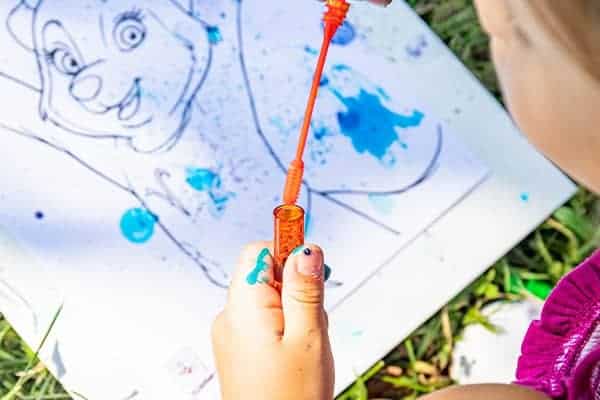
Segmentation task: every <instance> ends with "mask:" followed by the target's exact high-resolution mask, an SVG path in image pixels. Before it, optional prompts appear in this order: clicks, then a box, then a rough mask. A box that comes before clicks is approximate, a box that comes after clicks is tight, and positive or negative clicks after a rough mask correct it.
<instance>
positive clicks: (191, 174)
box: [185, 168, 234, 218]
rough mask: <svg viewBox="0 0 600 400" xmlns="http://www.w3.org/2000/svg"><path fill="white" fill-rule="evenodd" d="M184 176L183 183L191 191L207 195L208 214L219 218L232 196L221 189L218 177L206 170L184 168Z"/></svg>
mask: <svg viewBox="0 0 600 400" xmlns="http://www.w3.org/2000/svg"><path fill="white" fill-rule="evenodd" d="M185 174H186V178H185V181H186V182H187V184H188V185H189V186H190V187H191V188H192V189H194V190H196V191H198V192H204V193H207V194H208V196H209V198H210V204H209V208H208V210H209V212H210V214H211V215H212V216H213V217H215V218H219V217H221V216H222V215H223V213H224V212H225V209H226V208H227V203H228V202H229V200H231V198H232V197H234V194H233V193H231V192H227V191H224V190H222V189H221V178H220V177H219V175H217V174H216V173H214V172H213V171H211V170H210V169H207V168H186V170H185Z"/></svg>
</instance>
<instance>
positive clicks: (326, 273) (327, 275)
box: [323, 264, 331, 282]
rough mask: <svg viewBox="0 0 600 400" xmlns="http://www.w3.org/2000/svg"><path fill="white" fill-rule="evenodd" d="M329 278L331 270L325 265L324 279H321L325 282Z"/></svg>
mask: <svg viewBox="0 0 600 400" xmlns="http://www.w3.org/2000/svg"><path fill="white" fill-rule="evenodd" d="M329 278H331V268H330V267H329V265H327V264H325V277H324V278H323V280H324V281H325V282H327V281H328V280H329Z"/></svg>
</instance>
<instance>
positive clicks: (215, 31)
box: [206, 26, 223, 44]
mask: <svg viewBox="0 0 600 400" xmlns="http://www.w3.org/2000/svg"><path fill="white" fill-rule="evenodd" d="M206 32H207V33H208V41H209V42H210V43H211V44H217V43H219V42H221V41H223V36H222V35H221V30H220V29H219V27H217V26H208V27H206Z"/></svg>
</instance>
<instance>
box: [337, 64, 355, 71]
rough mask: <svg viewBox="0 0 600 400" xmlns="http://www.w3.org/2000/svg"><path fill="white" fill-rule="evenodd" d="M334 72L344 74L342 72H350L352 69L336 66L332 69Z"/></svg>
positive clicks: (345, 66)
mask: <svg viewBox="0 0 600 400" xmlns="http://www.w3.org/2000/svg"><path fill="white" fill-rule="evenodd" d="M332 69H333V70H334V71H338V72H342V71H350V70H351V69H350V67H349V66H347V65H344V64H336V65H334V66H333V67H332Z"/></svg>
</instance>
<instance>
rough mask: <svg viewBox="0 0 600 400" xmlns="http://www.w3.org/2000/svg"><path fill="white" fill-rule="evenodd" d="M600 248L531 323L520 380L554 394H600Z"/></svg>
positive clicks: (581, 399)
mask: <svg viewBox="0 0 600 400" xmlns="http://www.w3.org/2000/svg"><path fill="white" fill-rule="evenodd" d="M599 321H600V252H597V253H596V254H594V255H593V256H592V257H590V258H589V259H587V260H586V261H585V262H584V263H583V264H581V265H580V266H579V267H577V268H576V269H574V270H573V271H572V272H571V273H569V274H568V275H567V276H565V277H564V278H563V279H562V280H561V281H560V282H559V284H558V285H557V287H556V289H554V291H553V292H552V293H551V294H550V297H549V298H548V300H547V301H546V304H545V305H544V308H543V311H542V315H541V318H540V320H539V321H535V322H533V323H532V324H531V326H530V327H529V330H528V332H527V334H526V336H525V340H524V342H523V345H522V349H521V357H520V358H519V364H518V368H517V382H516V383H517V384H520V385H524V386H528V387H530V388H533V389H536V390H538V391H541V392H543V393H545V394H547V395H548V396H550V397H552V398H555V399H569V400H575V399H576V400H587V399H590V400H591V399H597V400H600V396H598V393H597V392H598V388H599V386H598V383H599V379H598V378H599V377H600V373H599V371H600V369H599V368H598V367H599V366H600V346H599V344H600V329H599V326H598V323H599Z"/></svg>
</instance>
